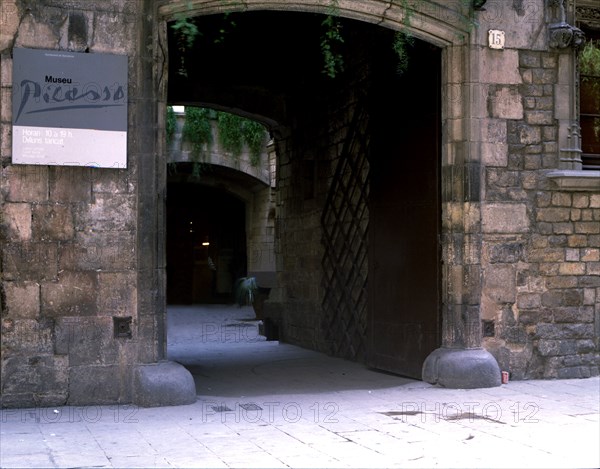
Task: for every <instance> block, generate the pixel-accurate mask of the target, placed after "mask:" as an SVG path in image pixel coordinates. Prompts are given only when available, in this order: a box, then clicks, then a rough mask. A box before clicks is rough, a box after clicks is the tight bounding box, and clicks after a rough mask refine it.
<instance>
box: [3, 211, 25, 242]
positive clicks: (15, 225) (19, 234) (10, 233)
mask: <svg viewBox="0 0 600 469" xmlns="http://www.w3.org/2000/svg"><path fill="white" fill-rule="evenodd" d="M0 220H1V221H2V222H3V223H4V224H5V226H6V228H7V233H6V236H7V237H8V238H10V239H12V240H18V241H29V240H30V239H31V205H30V204H23V203H7V204H5V205H4V213H3V214H2V218H0Z"/></svg>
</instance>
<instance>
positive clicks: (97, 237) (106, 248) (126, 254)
mask: <svg viewBox="0 0 600 469" xmlns="http://www.w3.org/2000/svg"><path fill="white" fill-rule="evenodd" d="M135 241H136V240H135V234H134V233H133V232H128V231H116V232H111V231H105V232H81V233H77V234H76V235H75V239H74V241H73V242H72V243H64V244H62V245H61V249H60V268H61V269H65V270H109V271H113V272H114V271H122V270H131V269H134V268H135V265H136V256H135V246H136V244H135Z"/></svg>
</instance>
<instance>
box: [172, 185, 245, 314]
mask: <svg viewBox="0 0 600 469" xmlns="http://www.w3.org/2000/svg"><path fill="white" fill-rule="evenodd" d="M167 193H168V197H167V304H169V305H181V304H201V303H209V304H212V303H232V294H233V285H234V282H235V279H237V278H239V277H242V276H244V275H246V206H245V203H244V202H243V201H242V200H240V199H238V198H236V197H234V196H232V195H230V194H228V193H227V192H225V191H223V190H222V189H221V190H220V189H217V188H211V187H208V186H204V185H202V184H199V183H195V184H194V183H191V182H170V183H168V185H167Z"/></svg>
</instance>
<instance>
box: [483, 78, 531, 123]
mask: <svg viewBox="0 0 600 469" xmlns="http://www.w3.org/2000/svg"><path fill="white" fill-rule="evenodd" d="M488 109H489V110H490V117H496V118H499V119H522V118H523V102H522V101H521V94H520V93H519V89H518V88H517V87H516V86H498V87H496V88H495V89H490V91H489V96H488Z"/></svg>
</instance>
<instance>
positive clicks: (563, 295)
mask: <svg viewBox="0 0 600 469" xmlns="http://www.w3.org/2000/svg"><path fill="white" fill-rule="evenodd" d="M581 305H583V291H581V290H578V289H565V290H550V291H547V292H544V293H543V294H542V306H547V307H550V308H553V307H560V306H581Z"/></svg>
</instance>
